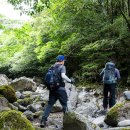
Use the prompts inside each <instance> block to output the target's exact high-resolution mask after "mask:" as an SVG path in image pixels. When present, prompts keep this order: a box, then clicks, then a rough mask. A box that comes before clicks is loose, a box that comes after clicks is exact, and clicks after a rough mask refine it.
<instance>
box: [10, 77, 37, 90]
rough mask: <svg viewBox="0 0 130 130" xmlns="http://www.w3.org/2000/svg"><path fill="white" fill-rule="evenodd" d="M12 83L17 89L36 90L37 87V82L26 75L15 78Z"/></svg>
mask: <svg viewBox="0 0 130 130" xmlns="http://www.w3.org/2000/svg"><path fill="white" fill-rule="evenodd" d="M10 84H11V86H13V88H14V89H15V90H16V91H19V90H22V91H35V90H36V88H37V85H36V83H35V82H34V81H33V80H32V79H29V78H26V77H20V78H17V79H15V80H13V81H12V82H11V83H10Z"/></svg>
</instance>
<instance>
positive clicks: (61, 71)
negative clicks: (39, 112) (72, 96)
mask: <svg viewBox="0 0 130 130" xmlns="http://www.w3.org/2000/svg"><path fill="white" fill-rule="evenodd" d="M64 61H65V57H64V56H63V55H59V56H57V58H56V63H55V64H54V65H53V66H52V67H51V68H50V69H49V72H48V73H47V75H46V76H45V80H48V81H46V82H48V83H49V82H50V81H49V80H52V79H53V81H55V82H57V83H54V84H53V83H50V86H49V87H48V89H49V101H48V105H47V107H46V108H45V111H44V114H43V116H42V119H41V122H40V126H41V127H45V126H46V122H47V118H48V116H49V114H50V112H51V109H52V107H53V105H54V104H55V102H56V101H57V100H59V101H60V103H61V105H62V107H63V112H64V113H65V112H66V111H67V100H68V97H67V93H66V90H65V83H64V80H66V81H67V82H69V83H72V84H73V83H74V81H72V80H71V79H69V78H68V77H67V76H66V67H65V66H64ZM52 69H55V71H54V70H53V71H51V70H52ZM52 72H54V73H57V74H53V73H52ZM55 76H58V77H57V78H56V77H55ZM56 84H58V85H56Z"/></svg>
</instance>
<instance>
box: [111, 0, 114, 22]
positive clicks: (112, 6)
mask: <svg viewBox="0 0 130 130" xmlns="http://www.w3.org/2000/svg"><path fill="white" fill-rule="evenodd" d="M113 19H114V18H113V0H111V24H113Z"/></svg>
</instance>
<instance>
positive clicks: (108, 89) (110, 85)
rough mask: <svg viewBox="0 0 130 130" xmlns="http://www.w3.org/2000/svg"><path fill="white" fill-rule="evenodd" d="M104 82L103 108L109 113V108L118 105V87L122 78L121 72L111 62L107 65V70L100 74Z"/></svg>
mask: <svg viewBox="0 0 130 130" xmlns="http://www.w3.org/2000/svg"><path fill="white" fill-rule="evenodd" d="M100 75H101V76H102V81H103V86H104V88H103V96H104V98H103V107H104V110H105V111H107V108H108V104H109V108H111V107H113V106H114V105H115V104H116V97H115V96H116V87H117V81H118V80H119V79H120V78H121V77H120V72H119V70H118V69H117V68H116V67H115V64H114V63H113V62H112V61H110V62H107V63H106V64H105V68H104V69H103V70H102V72H101V73H100Z"/></svg>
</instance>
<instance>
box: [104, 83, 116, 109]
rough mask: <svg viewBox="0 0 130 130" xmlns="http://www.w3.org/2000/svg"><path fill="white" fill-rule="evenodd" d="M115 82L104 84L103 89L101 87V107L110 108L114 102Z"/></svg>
mask: <svg viewBox="0 0 130 130" xmlns="http://www.w3.org/2000/svg"><path fill="white" fill-rule="evenodd" d="M115 94H116V84H104V89H103V96H104V98H103V107H104V109H107V108H108V104H109V108H111V107H112V106H114V105H115V104H116V98H115Z"/></svg>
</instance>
